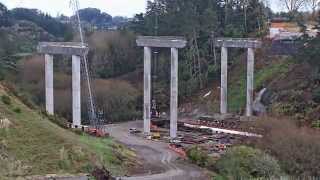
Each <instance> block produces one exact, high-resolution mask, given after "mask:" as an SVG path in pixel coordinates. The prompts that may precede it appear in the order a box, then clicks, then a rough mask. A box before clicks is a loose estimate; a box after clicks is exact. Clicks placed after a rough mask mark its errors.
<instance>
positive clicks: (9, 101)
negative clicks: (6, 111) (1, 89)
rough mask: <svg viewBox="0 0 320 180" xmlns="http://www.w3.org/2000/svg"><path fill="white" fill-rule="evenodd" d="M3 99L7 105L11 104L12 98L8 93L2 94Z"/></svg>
mask: <svg viewBox="0 0 320 180" xmlns="http://www.w3.org/2000/svg"><path fill="white" fill-rule="evenodd" d="M1 100H2V102H3V103H4V104H6V105H11V98H10V97H9V96H7V95H2V96H1Z"/></svg>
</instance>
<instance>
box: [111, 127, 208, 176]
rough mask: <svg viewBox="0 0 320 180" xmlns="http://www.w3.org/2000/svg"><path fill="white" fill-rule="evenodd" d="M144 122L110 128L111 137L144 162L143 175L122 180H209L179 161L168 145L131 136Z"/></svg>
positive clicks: (198, 171) (202, 173) (201, 172)
mask: <svg viewBox="0 0 320 180" xmlns="http://www.w3.org/2000/svg"><path fill="white" fill-rule="evenodd" d="M142 123H143V122H142V121H133V122H128V123H124V124H117V125H111V126H109V127H108V131H109V133H110V135H111V136H112V137H113V138H115V139H116V140H117V141H119V142H121V143H123V144H125V145H126V146H128V147H129V148H131V149H133V150H134V151H135V152H136V153H137V155H138V157H139V158H140V159H142V160H143V165H142V167H141V173H139V174H138V175H137V176H133V177H122V178H121V180H207V179H209V178H208V177H207V175H206V174H205V172H204V171H202V170H201V169H200V168H198V167H196V166H194V165H191V164H188V163H186V162H183V161H179V160H177V159H178V155H177V154H176V153H174V152H173V151H171V150H170V149H169V148H168V144H166V143H163V142H156V141H150V140H146V139H143V138H141V137H138V136H135V135H131V134H129V131H128V130H129V129H130V128H137V129H142Z"/></svg>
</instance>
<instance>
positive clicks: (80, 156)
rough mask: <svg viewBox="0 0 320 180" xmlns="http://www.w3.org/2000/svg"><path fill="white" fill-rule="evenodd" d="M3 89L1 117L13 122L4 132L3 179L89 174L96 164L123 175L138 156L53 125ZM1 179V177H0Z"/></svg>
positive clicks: (0, 138)
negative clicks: (9, 101)
mask: <svg viewBox="0 0 320 180" xmlns="http://www.w3.org/2000/svg"><path fill="white" fill-rule="evenodd" d="M4 96H9V95H8V94H7V93H6V91H4V88H3V87H2V86H0V97H2V98H0V99H2V100H0V118H1V119H3V118H7V119H8V120H9V121H10V122H11V126H10V127H9V128H2V129H0V177H16V176H26V175H43V174H52V173H54V174H59V173H82V172H83V173H87V172H89V171H90V169H91V168H92V167H93V166H94V165H105V166H106V167H107V168H108V169H109V170H111V172H112V173H113V174H116V175H123V174H125V173H126V168H127V167H128V166H129V165H130V164H128V163H130V162H132V159H133V158H134V154H133V153H132V152H130V151H128V150H126V149H125V148H124V147H122V146H120V145H118V144H116V143H114V142H113V141H112V139H98V138H94V137H89V136H87V135H76V134H74V133H72V132H70V131H68V130H65V129H62V128H60V127H58V126H57V125H55V124H54V123H52V122H50V121H49V120H48V119H47V117H45V116H43V115H41V114H40V113H38V112H35V111H33V110H31V109H29V108H28V107H26V106H25V105H24V104H22V103H21V102H20V101H19V100H18V99H17V98H15V97H13V96H9V97H10V99H11V103H7V104H6V103H5V102H6V101H4V100H3V99H4V98H3V97H4ZM0 179H1V178H0Z"/></svg>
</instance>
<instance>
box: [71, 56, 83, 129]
mask: <svg viewBox="0 0 320 180" xmlns="http://www.w3.org/2000/svg"><path fill="white" fill-rule="evenodd" d="M80 67H81V57H80V56H75V55H73V56H72V119H73V123H72V124H73V126H74V127H78V128H79V127H80V126H81V69H80Z"/></svg>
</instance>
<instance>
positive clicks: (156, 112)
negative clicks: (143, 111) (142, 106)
mask: <svg viewBox="0 0 320 180" xmlns="http://www.w3.org/2000/svg"><path fill="white" fill-rule="evenodd" d="M154 2H155V25H154V35H155V36H158V29H159V11H160V9H159V2H158V1H157V0H155V1H154ZM153 54H154V61H152V62H153V65H152V66H153V67H154V68H153V75H152V82H153V83H152V87H151V89H152V91H151V96H152V102H151V105H152V106H151V117H152V118H159V117H160V113H159V110H158V105H157V100H156V95H155V86H156V81H157V68H158V67H157V65H158V54H159V51H158V49H155V51H153Z"/></svg>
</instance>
